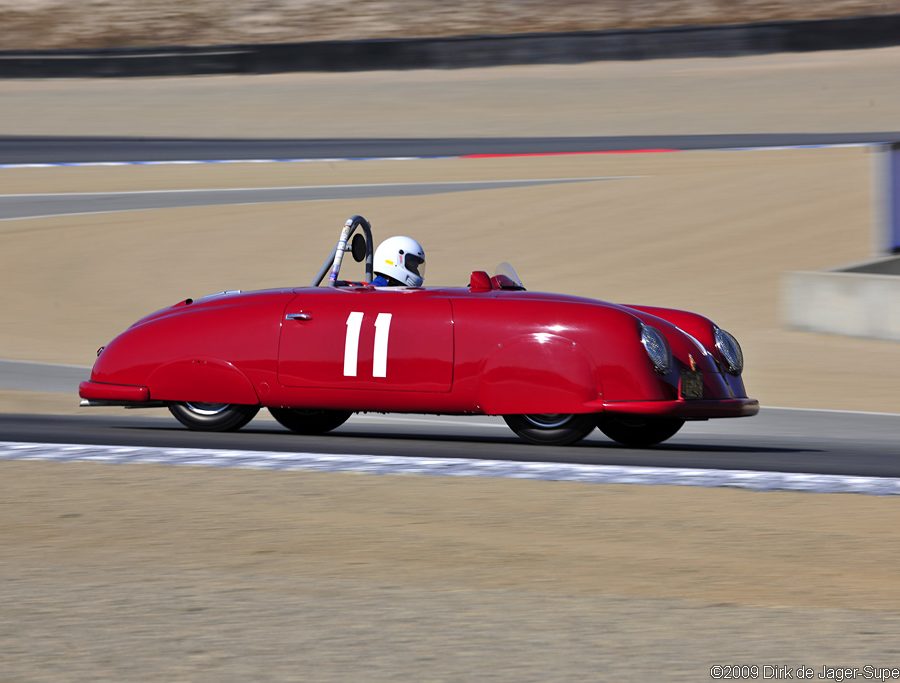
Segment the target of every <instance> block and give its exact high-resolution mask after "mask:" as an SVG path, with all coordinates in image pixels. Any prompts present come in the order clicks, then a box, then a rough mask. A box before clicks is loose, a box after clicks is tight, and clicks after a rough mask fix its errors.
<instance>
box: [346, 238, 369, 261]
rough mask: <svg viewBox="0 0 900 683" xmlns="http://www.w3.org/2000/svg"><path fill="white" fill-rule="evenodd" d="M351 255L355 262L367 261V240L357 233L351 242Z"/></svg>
mask: <svg viewBox="0 0 900 683" xmlns="http://www.w3.org/2000/svg"><path fill="white" fill-rule="evenodd" d="M350 253H351V254H353V260H354V261H356V262H357V263H362V262H363V261H365V260H366V238H365V237H363V236H362V235H361V234H359V233H356V234H355V235H354V236H353V239H352V240H351V242H350Z"/></svg>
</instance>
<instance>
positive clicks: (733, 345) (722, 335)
mask: <svg viewBox="0 0 900 683" xmlns="http://www.w3.org/2000/svg"><path fill="white" fill-rule="evenodd" d="M714 332H715V334H714V336H715V340H716V351H717V352H718V355H719V358H721V359H722V361H723V362H724V364H725V369H726V370H727V371H728V372H729V373H730V374H732V375H740V374H741V373H742V372H743V371H744V352H743V350H742V349H741V345H740V344H739V343H738V340H737V339H736V338H735V336H734V335H733V334H731V333H730V332H726V331H725V330H723V329H721V328H720V327H718V326H717V327H716V328H715V330H714Z"/></svg>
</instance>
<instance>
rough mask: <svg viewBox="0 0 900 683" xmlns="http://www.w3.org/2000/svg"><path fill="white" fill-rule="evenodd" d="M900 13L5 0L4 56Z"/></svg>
mask: <svg viewBox="0 0 900 683" xmlns="http://www.w3.org/2000/svg"><path fill="white" fill-rule="evenodd" d="M893 12H900V2H898V0H828V1H826V2H815V1H814V0H796V1H792V0H735V1H734V2H726V1H725V0H572V1H570V2H565V3H552V2H546V1H541V0H499V1H492V0H461V1H459V2H453V3H447V2H441V0H415V1H414V2H404V1H403V0H276V1H274V2H260V1H259V0H238V1H235V2H228V3H223V2H219V1H218V0H191V2H178V1H177V0H84V1H83V2H77V3H73V2H67V1H66V0H0V27H2V30H0V50H3V49H5V50H12V49H26V50H27V49H41V48H44V49H46V48H102V47H125V46H148V45H215V44H225V43H278V42H299V41H309V40H348V39H365V38H404V37H413V36H456V35H483V34H502V33H526V32H561V31H589V30H601V29H636V28H653V27H665V26H678V25H714V24H736V23H750V22H767V21H783V20H800V19H825V18H837V17H848V16H864V15H881V14H890V13H893Z"/></svg>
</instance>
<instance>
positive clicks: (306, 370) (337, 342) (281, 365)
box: [278, 287, 453, 393]
mask: <svg viewBox="0 0 900 683" xmlns="http://www.w3.org/2000/svg"><path fill="white" fill-rule="evenodd" d="M286 314H294V315H297V314H299V315H303V316H305V317H304V318H302V319H293V320H289V319H286V320H285V321H284V325H283V327H282V333H281V343H280V346H279V353H278V378H279V382H280V384H281V385H282V386H283V387H296V388H297V390H298V392H299V391H303V390H310V389H333V390H337V391H345V390H352V389H356V390H359V389H365V390H370V391H373V392H396V391H412V392H426V393H427V392H449V391H450V389H451V386H452V382H453V320H452V313H451V309H450V303H449V302H448V300H447V298H446V297H445V296H440V295H433V294H432V293H431V292H429V291H427V290H415V289H388V288H374V287H359V288H354V289H335V288H331V289H318V290H315V289H301V290H297V296H296V297H295V298H294V299H293V300H292V301H291V302H290V304H288V307H287V309H286Z"/></svg>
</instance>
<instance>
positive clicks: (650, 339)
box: [641, 323, 672, 375]
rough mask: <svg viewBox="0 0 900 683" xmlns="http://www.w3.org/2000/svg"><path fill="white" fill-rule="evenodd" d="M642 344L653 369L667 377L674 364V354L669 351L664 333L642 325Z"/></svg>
mask: <svg viewBox="0 0 900 683" xmlns="http://www.w3.org/2000/svg"><path fill="white" fill-rule="evenodd" d="M641 344H643V345H644V350H645V351H646V352H647V355H648V356H649V357H650V362H651V363H653V369H654V370H656V371H657V372H658V373H659V374H660V375H665V374H666V373H667V372H668V371H669V366H670V365H671V364H672V352H671V351H670V350H669V343H668V342H667V341H666V338H665V337H664V336H663V334H662V332H660V331H659V330H657V329H656V328H655V327H650V325H645V324H644V323H641Z"/></svg>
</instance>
